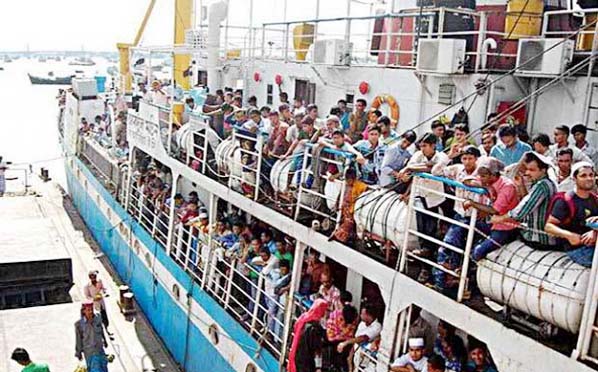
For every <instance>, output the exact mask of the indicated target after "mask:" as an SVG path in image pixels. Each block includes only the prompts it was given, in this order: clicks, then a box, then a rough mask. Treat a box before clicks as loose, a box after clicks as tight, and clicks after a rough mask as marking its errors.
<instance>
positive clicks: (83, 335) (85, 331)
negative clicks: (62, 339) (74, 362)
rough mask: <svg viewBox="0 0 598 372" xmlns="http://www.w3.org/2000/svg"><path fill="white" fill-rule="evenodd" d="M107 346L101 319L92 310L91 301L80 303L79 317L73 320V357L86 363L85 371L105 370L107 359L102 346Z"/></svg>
mask: <svg viewBox="0 0 598 372" xmlns="http://www.w3.org/2000/svg"><path fill="white" fill-rule="evenodd" d="M105 347H108V343H107V342H106V337H105V336H104V329H103V327H102V319H101V317H100V315H99V314H94V312H93V302H91V301H89V302H84V303H83V304H81V319H79V320H78V321H76V322H75V357H77V359H79V360H83V357H85V362H86V364H87V372H107V371H108V359H107V357H106V353H105V352H104V348H105Z"/></svg>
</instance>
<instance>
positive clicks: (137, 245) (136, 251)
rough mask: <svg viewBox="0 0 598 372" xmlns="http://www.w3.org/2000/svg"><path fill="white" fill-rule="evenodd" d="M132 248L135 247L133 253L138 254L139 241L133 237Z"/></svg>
mask: <svg viewBox="0 0 598 372" xmlns="http://www.w3.org/2000/svg"><path fill="white" fill-rule="evenodd" d="M133 248H134V249H135V253H137V254H139V250H140V249H141V243H139V240H137V239H135V242H134V243H133Z"/></svg>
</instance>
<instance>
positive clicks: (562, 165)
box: [556, 148, 575, 192]
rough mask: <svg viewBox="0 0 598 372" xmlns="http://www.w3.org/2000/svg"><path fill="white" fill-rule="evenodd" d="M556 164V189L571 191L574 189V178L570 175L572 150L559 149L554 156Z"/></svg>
mask: <svg viewBox="0 0 598 372" xmlns="http://www.w3.org/2000/svg"><path fill="white" fill-rule="evenodd" d="M556 164H557V190H558V191H559V192H567V191H573V190H574V189H575V180H574V179H573V178H572V177H571V165H572V164H573V150H571V149H570V148H564V149H560V150H559V151H558V154H557V157H556Z"/></svg>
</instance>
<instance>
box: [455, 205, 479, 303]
mask: <svg viewBox="0 0 598 372" xmlns="http://www.w3.org/2000/svg"><path fill="white" fill-rule="evenodd" d="M477 218H478V211H477V210H476V209H473V212H472V213H471V220H470V221H469V231H468V232H467V240H466V242H465V251H464V252H463V265H462V266H461V277H460V278H459V290H458V292H457V302H461V301H463V293H464V292H465V282H466V280H467V271H468V270H469V256H470V254H471V246H472V245H473V237H474V236H475V224H476V222H477Z"/></svg>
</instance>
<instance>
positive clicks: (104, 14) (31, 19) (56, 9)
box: [0, 0, 369, 51]
mask: <svg viewBox="0 0 598 372" xmlns="http://www.w3.org/2000/svg"><path fill="white" fill-rule="evenodd" d="M210 1H211V0H203V1H200V0H196V6H197V7H198V8H200V7H199V6H198V4H200V3H201V4H202V5H209V3H210ZM317 1H318V0H288V3H287V4H288V5H287V20H289V21H290V20H300V19H311V18H314V17H315V8H316V3H317ZM249 3H250V0H230V4H229V24H230V25H239V26H247V25H248V24H249V17H248V14H249ZM148 4H149V0H2V1H0V51H18V50H25V49H26V47H27V45H28V44H29V48H30V50H81V49H82V48H84V49H85V50H86V51H96V50H97V51H114V50H115V45H116V43H117V42H132V41H133V39H134V37H135V34H136V32H137V28H138V27H139V24H140V23H141V20H142V19H143V15H144V13H145V9H146V8H147V5H148ZM283 4H284V1H283V0H254V16H253V24H254V25H261V24H262V23H263V22H266V21H268V22H272V21H282V20H283V13H284V12H283ZM345 9H346V0H320V14H319V15H320V17H338V16H342V15H344V14H345ZM198 13H199V12H198ZM173 14H174V0H157V1H156V5H155V8H154V11H153V14H152V17H151V18H150V20H149V22H148V25H147V27H146V30H145V33H144V37H143V40H142V43H143V44H146V45H165V44H170V43H171V40H172V33H173ZM352 14H353V15H368V14H369V5H362V4H360V3H353V5H352ZM196 18H197V19H196V23H199V18H200V16H199V15H198V16H197V17H196Z"/></svg>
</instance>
